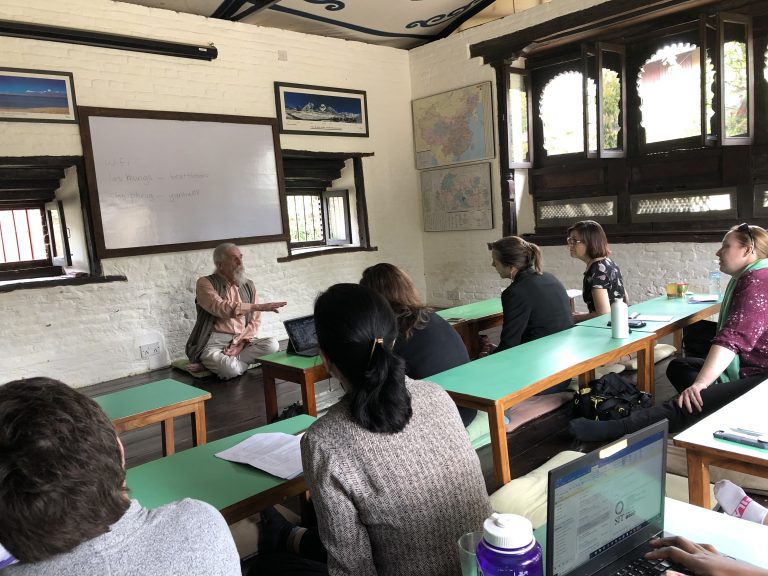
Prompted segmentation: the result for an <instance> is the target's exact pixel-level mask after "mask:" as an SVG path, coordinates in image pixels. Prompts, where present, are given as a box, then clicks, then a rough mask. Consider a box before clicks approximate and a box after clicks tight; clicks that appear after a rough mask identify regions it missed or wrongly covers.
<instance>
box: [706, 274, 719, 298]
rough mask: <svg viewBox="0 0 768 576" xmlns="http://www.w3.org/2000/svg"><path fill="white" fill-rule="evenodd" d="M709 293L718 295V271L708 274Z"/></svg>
mask: <svg viewBox="0 0 768 576" xmlns="http://www.w3.org/2000/svg"><path fill="white" fill-rule="evenodd" d="M709 293H710V294H717V295H718V296H719V295H720V269H719V268H718V269H717V270H712V271H711V272H710V273H709Z"/></svg>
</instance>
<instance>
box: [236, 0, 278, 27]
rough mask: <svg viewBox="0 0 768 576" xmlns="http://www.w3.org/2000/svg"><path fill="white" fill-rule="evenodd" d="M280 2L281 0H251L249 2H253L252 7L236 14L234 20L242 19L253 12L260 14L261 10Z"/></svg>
mask: <svg viewBox="0 0 768 576" xmlns="http://www.w3.org/2000/svg"><path fill="white" fill-rule="evenodd" d="M278 2H280V0H250V2H249V4H251V7H250V8H246V9H245V10H243V11H242V12H240V14H238V15H237V16H234V17H233V18H232V20H234V21H235V22H237V21H239V20H242V19H243V18H246V17H247V16H250V15H251V14H258V13H259V12H261V11H263V10H266V9H267V8H269V7H270V6H274V5H275V4H277V3H278Z"/></svg>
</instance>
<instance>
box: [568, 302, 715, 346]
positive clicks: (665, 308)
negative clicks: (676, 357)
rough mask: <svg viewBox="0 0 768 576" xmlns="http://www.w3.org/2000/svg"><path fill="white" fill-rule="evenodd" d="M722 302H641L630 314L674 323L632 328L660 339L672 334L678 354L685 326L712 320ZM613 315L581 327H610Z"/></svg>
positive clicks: (591, 320)
mask: <svg viewBox="0 0 768 576" xmlns="http://www.w3.org/2000/svg"><path fill="white" fill-rule="evenodd" d="M721 303H722V299H720V300H718V301H717V302H698V303H695V304H694V303H689V302H688V298H667V297H666V296H660V297H658V298H651V299H650V300H646V301H645V302H638V303H637V304H632V305H631V306H630V307H629V312H630V314H632V313H635V312H637V313H638V314H650V315H654V316H672V319H671V320H663V321H653V320H646V321H645V323H646V325H645V326H643V327H642V328H633V329H632V330H637V331H639V332H653V333H654V334H656V337H657V338H663V337H664V336H666V335H668V334H673V338H674V345H675V348H677V349H678V351H679V350H680V349H681V346H682V341H683V333H682V329H683V328H685V327H686V326H689V325H691V324H693V323H694V322H698V321H699V320H703V319H704V318H709V317H710V316H712V315H713V314H717V312H718V311H719V310H720V304H721ZM610 319H611V315H610V314H603V315H602V316H597V317H595V318H590V319H589V320H585V321H584V322H579V326H590V327H592V328H609V326H608V321H609V320H610Z"/></svg>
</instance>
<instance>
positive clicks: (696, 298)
mask: <svg viewBox="0 0 768 576" xmlns="http://www.w3.org/2000/svg"><path fill="white" fill-rule="evenodd" d="M719 297H720V296H718V295H717V294H692V295H690V296H688V302H690V303H691V304H693V303H695V302H717V299H718V298H719Z"/></svg>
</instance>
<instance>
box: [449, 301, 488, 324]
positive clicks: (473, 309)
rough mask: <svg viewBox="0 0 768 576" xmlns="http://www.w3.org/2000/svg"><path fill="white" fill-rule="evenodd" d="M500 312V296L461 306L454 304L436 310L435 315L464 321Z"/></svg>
mask: <svg viewBox="0 0 768 576" xmlns="http://www.w3.org/2000/svg"><path fill="white" fill-rule="evenodd" d="M501 313H502V307H501V298H489V299H488V300H480V301H479V302H472V304H464V305H463V306H454V307H453V308H446V309H445V310H438V311H437V315H438V316H441V317H442V318H445V319H446V320H448V321H455V322H457V321H460V320H463V321H466V320H476V319H478V318H484V317H486V316H495V315H497V314H501Z"/></svg>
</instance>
